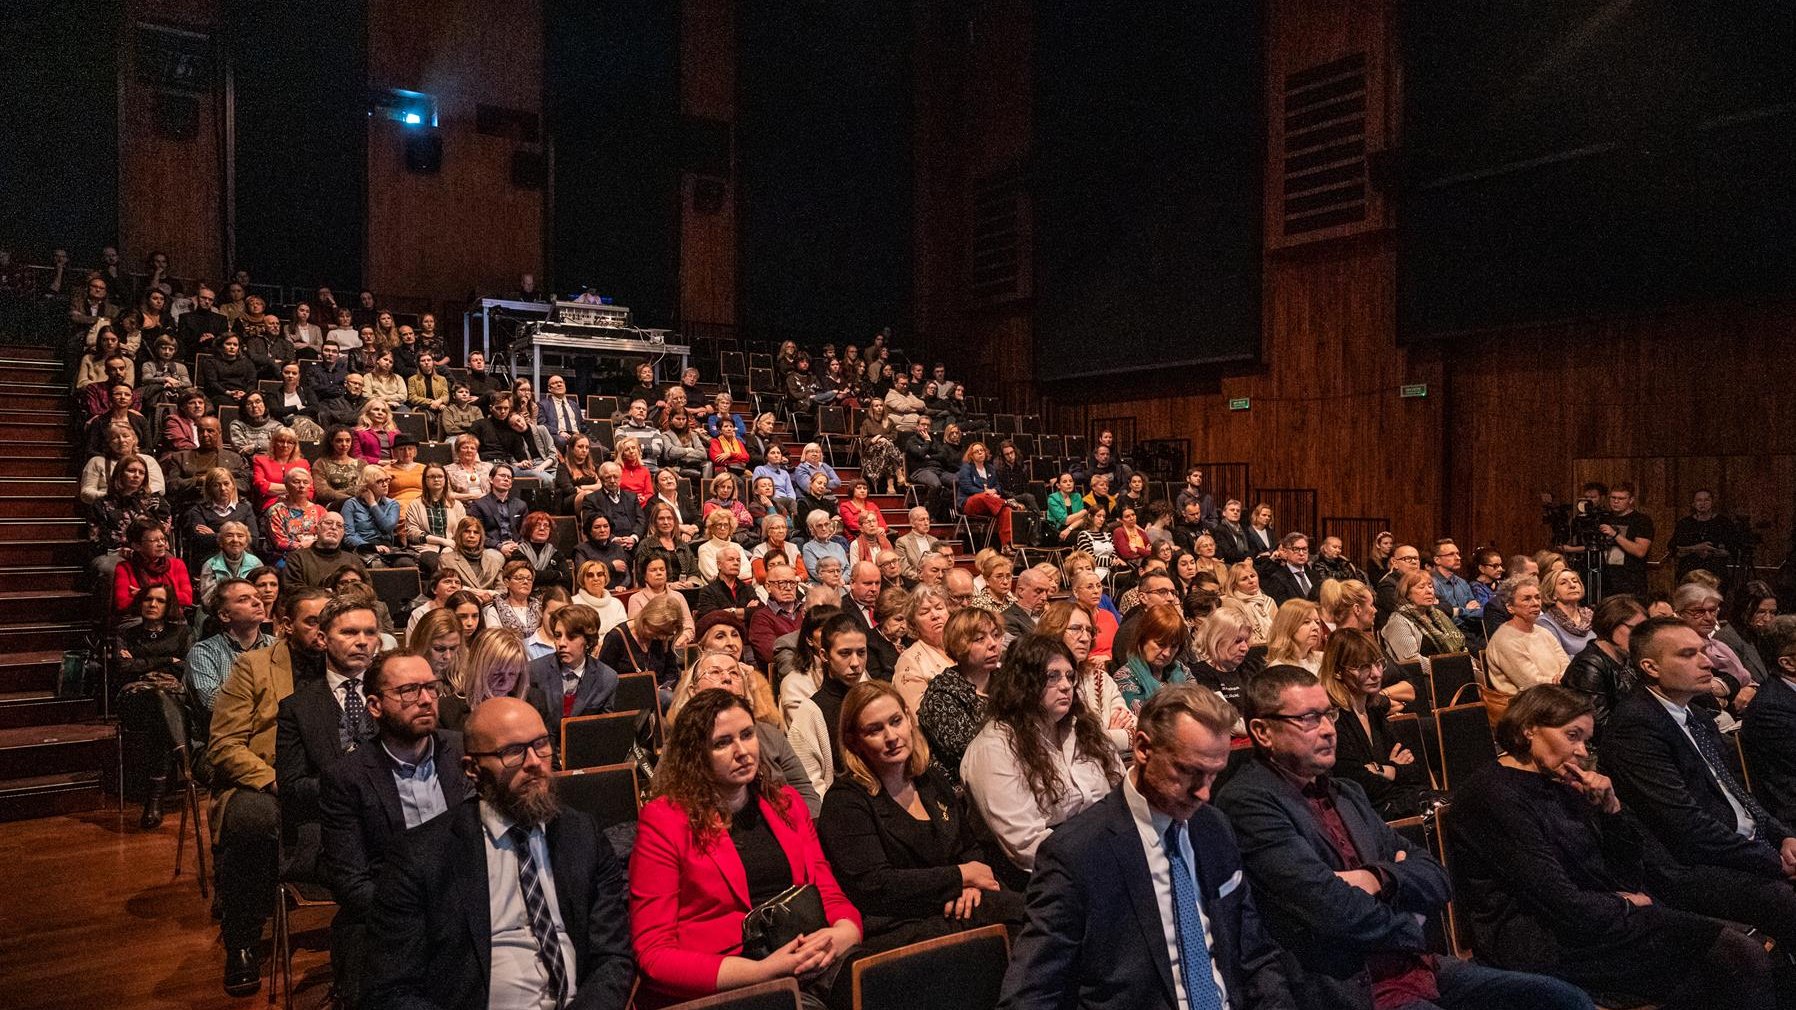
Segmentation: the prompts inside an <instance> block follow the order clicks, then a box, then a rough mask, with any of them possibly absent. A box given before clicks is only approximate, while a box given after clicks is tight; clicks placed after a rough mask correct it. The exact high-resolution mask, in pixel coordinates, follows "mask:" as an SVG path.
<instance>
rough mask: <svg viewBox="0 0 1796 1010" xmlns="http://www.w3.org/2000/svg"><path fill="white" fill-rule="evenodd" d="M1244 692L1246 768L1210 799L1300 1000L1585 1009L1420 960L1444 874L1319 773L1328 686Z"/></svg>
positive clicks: (1533, 988)
mask: <svg viewBox="0 0 1796 1010" xmlns="http://www.w3.org/2000/svg"><path fill="white" fill-rule="evenodd" d="M1410 550H1412V551H1413V550H1414V548H1410ZM1244 697H1245V701H1246V703H1247V713H1246V714H1247V717H1248V725H1247V729H1248V733H1249V734H1251V735H1252V737H1253V743H1254V760H1253V761H1252V762H1250V763H1249V764H1248V765H1247V766H1246V767H1244V768H1243V769H1242V770H1241V771H1240V772H1238V773H1237V774H1236V775H1235V776H1234V778H1232V779H1230V780H1229V782H1228V784H1227V785H1226V786H1224V787H1223V789H1222V792H1221V794H1220V795H1218V796H1217V798H1216V804H1217V806H1219V807H1221V808H1222V811H1223V812H1224V813H1225V814H1227V815H1228V818H1229V820H1230V821H1231V822H1233V824H1234V828H1235V835H1236V837H1237V838H1239V840H1240V845H1241V852H1242V856H1243V862H1244V863H1245V864H1246V867H1247V874H1248V877H1249V879H1250V880H1251V881H1252V883H1253V888H1254V897H1255V899H1256V900H1257V901H1258V903H1259V908H1260V915H1261V917H1262V918H1263V919H1264V920H1265V922H1266V929H1267V931H1268V932H1269V933H1271V934H1272V937H1273V939H1274V940H1276V941H1278V943H1279V944H1280V945H1281V946H1283V947H1284V948H1285V950H1286V951H1288V952H1289V953H1290V954H1291V956H1292V959H1293V962H1294V963H1295V964H1296V965H1297V967H1298V968H1299V969H1301V970H1300V971H1299V972H1298V974H1297V977H1295V978H1293V979H1292V989H1293V991H1295V992H1296V993H1297V994H1298V996H1299V1002H1300V1003H1302V1004H1303V1005H1305V1006H1327V1007H1354V1008H1361V1010H1374V1008H1375V1007H1403V1006H1409V1005H1412V1004H1413V1005H1417V1006H1429V1007H1439V1008H1441V1010H1472V1008H1486V1007H1489V1008H1498V1007H1539V1008H1564V1010H1574V1008H1575V1010H1589V1008H1590V1007H1591V1002H1590V998H1589V997H1588V996H1586V995H1584V993H1583V992H1582V991H1580V990H1579V989H1578V988H1577V987H1575V986H1572V985H1570V984H1569V983H1566V982H1562V981H1560V980H1558V979H1554V978H1548V977H1546V976H1542V975H1529V974H1524V973H1521V972H1507V971H1498V970H1496V969H1493V968H1486V967H1482V966H1479V965H1474V964H1470V963H1468V962H1465V961H1461V960H1459V959H1457V958H1452V957H1445V956H1440V955H1435V954H1431V953H1429V951H1428V948H1427V939H1426V933H1425V932H1424V923H1425V921H1426V919H1427V917H1428V916H1430V915H1436V914H1438V913H1439V912H1440V910H1441V906H1442V905H1444V904H1445V903H1446V901H1447V899H1448V897H1449V896H1450V894H1449V890H1448V885H1447V872H1446V869H1445V868H1444V867H1442V866H1441V864H1440V863H1438V862H1436V861H1435V859H1434V857H1433V856H1430V855H1429V854H1428V850H1427V849H1426V848H1423V847H1421V846H1418V845H1415V844H1412V843H1411V842H1410V841H1408V840H1407V839H1405V838H1404V837H1403V836H1402V835H1399V834H1398V833H1397V832H1395V831H1393V830H1392V829H1391V828H1390V827H1389V826H1388V825H1386V824H1385V822H1384V819H1383V818H1381V817H1380V816H1379V815H1378V812H1377V811H1376V810H1375V809H1374V808H1373V806H1372V803H1371V801H1370V800H1368V799H1367V798H1366V793H1365V790H1364V789H1362V788H1360V786H1358V785H1357V784H1355V783H1353V782H1348V781H1346V780H1343V779H1336V778H1334V777H1333V776H1331V775H1330V774H1329V773H1330V772H1331V771H1332V770H1333V769H1334V764H1335V719H1336V717H1337V716H1338V715H1339V710H1338V709H1336V708H1335V707H1334V706H1333V704H1332V703H1331V702H1330V701H1329V698H1328V692H1327V691H1326V690H1324V689H1323V687H1322V685H1321V683H1320V682H1318V681H1317V680H1316V678H1315V676H1314V675H1313V674H1311V673H1310V672H1309V671H1307V670H1305V669H1303V668H1302V667H1297V666H1289V665H1279V666H1273V667H1269V668H1268V669H1267V670H1266V671H1265V672H1264V673H1262V674H1260V675H1259V676H1258V677H1256V678H1254V680H1253V681H1251V682H1250V683H1249V684H1248V685H1247V689H1246V692H1245V696H1244Z"/></svg>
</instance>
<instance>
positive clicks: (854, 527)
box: [836, 498, 886, 539]
mask: <svg viewBox="0 0 1796 1010" xmlns="http://www.w3.org/2000/svg"><path fill="white" fill-rule="evenodd" d="M836 516H837V517H838V518H840V519H841V520H842V525H843V527H845V528H846V529H847V530H848V532H849V533H852V534H854V535H855V536H860V534H861V522H862V521H863V520H866V519H870V520H872V521H873V524H874V525H876V526H878V527H879V530H880V532H881V533H884V532H885V530H886V517H885V513H883V512H881V511H880V510H879V506H878V505H875V504H874V503H873V499H872V498H868V499H867V507H866V508H865V509H862V508H861V507H860V506H858V505H856V504H855V501H854V499H853V498H843V499H842V500H841V501H840V502H838V503H837V504H836ZM881 539H884V537H881Z"/></svg>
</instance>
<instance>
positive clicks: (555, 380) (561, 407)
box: [536, 375, 603, 458]
mask: <svg viewBox="0 0 1796 1010" xmlns="http://www.w3.org/2000/svg"><path fill="white" fill-rule="evenodd" d="M544 385H545V386H547V387H548V388H547V391H546V393H545V395H544V396H543V398H542V400H541V401H540V402H538V403H537V405H536V423H537V424H540V425H542V426H543V427H545V428H547V429H549V435H550V437H552V438H553V439H555V448H557V449H562V450H565V449H567V444H568V441H569V440H570V439H572V438H573V437H574V436H575V435H578V434H580V433H581V432H582V431H584V430H585V429H586V412H585V411H584V410H581V409H580V398H579V397H577V396H570V395H568V391H567V379H566V378H564V377H562V376H560V375H551V376H549V377H548V379H546V380H545V381H544ZM602 448H603V447H601V446H596V445H595V446H593V455H594V457H595V458H601V457H599V453H600V452H601V449H602Z"/></svg>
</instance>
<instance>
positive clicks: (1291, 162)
mask: <svg viewBox="0 0 1796 1010" xmlns="http://www.w3.org/2000/svg"><path fill="white" fill-rule="evenodd" d="M1283 178H1284V204H1283V217H1284V233H1285V234H1286V235H1302V234H1305V233H1307V232H1314V231H1321V230H1323V229H1325V228H1334V227H1338V226H1340V225H1344V224H1353V223H1356V222H1359V221H1364V220H1365V219H1366V54H1365V53H1354V54H1352V55H1350V56H1345V57H1342V58H1341V59H1338V60H1335V61H1333V62H1330V63H1324V64H1322V65H1321V66H1317V67H1311V68H1309V69H1307V70H1301V71H1298V72H1297V73H1294V74H1287V75H1286V76H1285V120H1284V168H1283Z"/></svg>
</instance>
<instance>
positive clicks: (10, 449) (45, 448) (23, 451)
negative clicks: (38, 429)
mask: <svg viewBox="0 0 1796 1010" xmlns="http://www.w3.org/2000/svg"><path fill="white" fill-rule="evenodd" d="M5 402H7V400H6V397H5V396H4V395H0V403H5ZM6 449H7V454H8V455H11V456H27V457H30V458H32V459H54V460H57V461H59V462H60V463H62V465H63V467H64V470H63V472H64V473H67V472H68V470H69V469H71V467H70V461H71V460H72V459H73V458H74V455H75V446H73V445H71V444H70V443H69V442H68V441H66V440H65V441H60V442H14V443H12V444H11V445H9V446H7V447H6Z"/></svg>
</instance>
